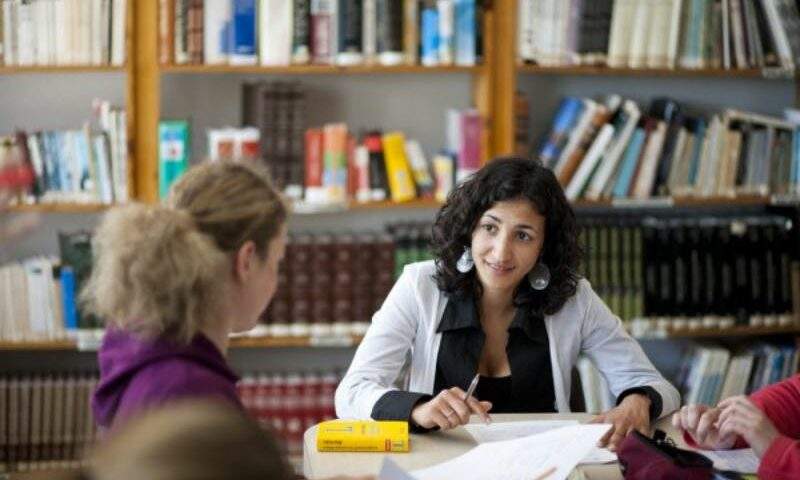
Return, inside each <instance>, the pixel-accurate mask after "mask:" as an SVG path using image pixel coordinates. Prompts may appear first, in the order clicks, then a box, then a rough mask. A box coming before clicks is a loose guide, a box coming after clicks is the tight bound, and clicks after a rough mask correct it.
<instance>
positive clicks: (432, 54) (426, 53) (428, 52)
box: [420, 5, 439, 67]
mask: <svg viewBox="0 0 800 480" xmlns="http://www.w3.org/2000/svg"><path fill="white" fill-rule="evenodd" d="M420 44H421V54H420V61H421V62H422V65H425V66H426V67H433V66H436V65H439V10H438V9H437V8H436V6H435V5H434V6H429V7H426V8H425V9H423V10H422V14H421V15H420Z"/></svg>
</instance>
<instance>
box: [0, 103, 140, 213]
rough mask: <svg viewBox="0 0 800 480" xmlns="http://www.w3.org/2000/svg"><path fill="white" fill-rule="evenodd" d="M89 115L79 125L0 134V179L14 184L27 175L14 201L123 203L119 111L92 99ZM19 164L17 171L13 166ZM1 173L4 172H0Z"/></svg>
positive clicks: (124, 175)
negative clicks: (8, 169)
mask: <svg viewBox="0 0 800 480" xmlns="http://www.w3.org/2000/svg"><path fill="white" fill-rule="evenodd" d="M93 110H94V114H93V118H92V119H91V120H90V121H88V122H86V123H84V125H83V127H82V128H81V129H73V130H61V131H35V132H25V131H19V130H18V131H17V132H16V133H15V134H14V135H13V136H5V137H0V166H3V167H4V166H6V165H10V166H11V167H13V168H12V170H11V172H10V173H9V174H8V175H9V177H6V176H5V175H4V176H3V177H2V179H3V181H8V182H10V183H19V182H21V181H23V180H26V179H27V178H28V177H27V175H30V172H31V171H32V173H33V180H32V183H31V184H30V187H29V188H27V189H23V191H21V192H20V195H19V197H18V199H17V201H18V202H19V203H23V204H34V203H65V202H70V203H102V204H111V203H124V202H126V201H127V200H128V154H127V140H126V132H125V129H126V128H127V127H126V119H125V111H124V110H123V109H120V108H117V107H111V106H110V105H109V104H108V102H104V101H95V104H94V106H93ZM20 165H22V166H24V167H23V168H22V169H21V170H20V169H19V166H20ZM4 171H5V170H4Z"/></svg>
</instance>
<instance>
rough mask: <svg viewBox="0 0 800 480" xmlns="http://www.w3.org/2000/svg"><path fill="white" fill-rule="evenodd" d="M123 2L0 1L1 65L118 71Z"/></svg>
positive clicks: (122, 44) (122, 52)
mask: <svg viewBox="0 0 800 480" xmlns="http://www.w3.org/2000/svg"><path fill="white" fill-rule="evenodd" d="M126 8H127V6H126V0H50V1H42V0H35V1H28V0H0V65H8V66H34V65H35V66H52V65H122V64H123V63H124V62H125V25H126V15H127V13H126Z"/></svg>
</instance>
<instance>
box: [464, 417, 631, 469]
mask: <svg viewBox="0 0 800 480" xmlns="http://www.w3.org/2000/svg"><path fill="white" fill-rule="evenodd" d="M574 425H579V422H578V421H577V420H530V421H524V422H501V423H492V424H490V425H484V424H480V423H471V424H469V425H464V428H465V429H466V430H467V432H469V434H470V435H471V436H472V438H473V439H475V441H476V442H478V444H483V443H489V442H500V441H504V440H511V439H514V438H522V437H527V436H529V435H535V434H537V433H542V432H547V431H549V430H553V429H556V428H561V427H569V426H574ZM616 461H617V455H616V454H615V453H613V452H611V451H610V450H608V449H607V448H600V447H597V446H595V447H594V448H592V450H591V451H590V452H589V453H588V454H587V455H586V456H585V457H584V458H582V459H581V461H580V462H579V465H587V464H597V463H611V462H616Z"/></svg>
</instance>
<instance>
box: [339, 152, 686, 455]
mask: <svg viewBox="0 0 800 480" xmlns="http://www.w3.org/2000/svg"><path fill="white" fill-rule="evenodd" d="M577 236H578V228H577V225H576V221H575V214H574V213H573V211H572V209H571V208H570V206H569V203H568V202H567V199H566V197H565V196H564V192H563V190H562V189H561V186H560V185H559V184H558V181H557V180H556V178H555V176H554V175H553V173H552V172H551V171H550V170H547V169H546V168H544V167H543V166H541V164H540V163H538V162H535V161H530V160H525V159H522V158H501V159H497V160H494V161H492V162H490V163H489V164H488V165H486V166H485V167H484V168H482V169H481V170H480V171H478V172H477V173H476V174H475V175H473V176H472V177H471V178H469V179H468V180H466V181H465V182H464V183H462V184H461V185H460V186H459V187H458V188H456V189H455V190H454V191H453V192H452V193H451V194H450V196H449V198H448V199H447V202H446V203H445V205H444V206H443V207H442V208H441V210H440V211H439V213H438V215H437V218H436V222H435V224H434V227H433V247H434V254H435V260H434V261H429V262H420V263H416V264H412V265H408V266H406V268H405V269H404V271H403V274H402V276H401V277H400V278H399V279H398V281H397V283H396V284H395V286H394V288H393V289H392V291H391V293H390V294H389V296H388V297H387V299H386V301H385V302H384V304H383V306H382V307H381V309H380V310H379V311H378V312H377V313H376V314H375V316H374V317H373V319H372V325H371V326H370V328H369V331H368V332H367V334H366V336H365V337H364V340H363V342H362V343H361V345H360V346H359V348H358V351H357V352H356V355H355V358H354V359H353V363H352V364H351V366H350V369H349V370H348V372H347V375H345V378H344V379H343V380H342V382H341V384H340V385H339V388H338V389H337V391H336V412H337V414H338V415H339V417H342V418H346V417H350V418H353V417H355V418H374V419H377V420H388V419H394V420H408V421H410V422H411V426H412V428H414V429H416V430H417V431H425V430H428V429H432V428H440V429H449V428H454V427H456V426H458V425H463V424H465V423H467V422H468V420H469V416H470V414H471V413H476V414H478V415H480V416H481V417H482V418H483V419H484V420H485V421H489V416H488V412H489V411H490V410H491V411H492V412H493V413H498V412H499V413H523V412H556V411H558V412H568V411H569V396H570V388H571V385H570V381H571V372H572V368H573V366H574V365H575V363H576V361H577V359H578V355H579V354H585V355H587V356H588V357H589V358H590V359H591V360H592V361H593V362H594V364H595V365H596V366H597V367H598V368H599V369H600V371H601V372H602V374H603V376H604V377H605V379H606V380H607V381H608V384H609V387H610V389H611V391H612V393H613V394H614V395H615V396H616V398H617V406H616V407H615V408H613V409H611V410H609V411H607V412H605V413H603V414H601V415H599V416H598V417H597V418H596V419H595V420H596V421H603V422H607V423H612V424H614V428H613V429H612V430H610V431H609V434H608V435H607V436H606V438H604V439H603V443H607V444H608V445H609V447H610V448H612V449H613V448H615V447H616V445H617V444H618V442H619V441H620V440H621V439H622V438H623V437H624V436H625V435H627V434H628V432H630V431H631V430H633V429H637V430H640V431H643V432H644V431H645V430H647V428H648V427H649V424H650V421H651V420H654V419H656V418H659V417H661V416H662V415H664V414H666V413H669V412H671V411H673V410H675V409H676V408H678V406H679V404H680V398H679V395H678V392H677V390H675V388H674V387H673V386H672V385H670V384H669V383H668V382H667V381H666V380H664V378H663V377H662V376H661V375H660V374H659V373H658V372H657V371H656V369H655V368H654V367H653V365H652V364H651V363H650V361H649V360H648V359H647V357H646V356H645V354H644V352H643V351H642V349H641V348H640V347H639V345H638V344H637V343H636V341H634V340H633V339H632V338H631V337H630V336H629V335H628V334H627V333H626V332H625V330H624V329H623V327H622V324H621V322H620V320H619V318H618V317H616V316H615V315H614V314H613V313H611V311H610V310H609V309H608V307H606V305H605V304H604V303H603V301H602V300H600V298H599V297H598V296H597V294H595V293H594V291H593V290H592V288H591V286H590V285H589V282H588V281H586V280H585V279H583V278H581V277H580V275H579V274H578V266H579V264H580V260H581V255H582V252H581V248H580V246H579V245H578V239H577ZM473 379H477V380H478V383H477V389H476V390H474V394H473V395H467V394H465V392H464V389H466V388H467V385H470V384H471V383H474V382H471V381H472V380H473ZM462 388H463V389H462Z"/></svg>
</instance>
